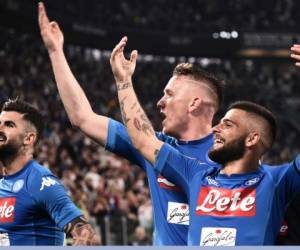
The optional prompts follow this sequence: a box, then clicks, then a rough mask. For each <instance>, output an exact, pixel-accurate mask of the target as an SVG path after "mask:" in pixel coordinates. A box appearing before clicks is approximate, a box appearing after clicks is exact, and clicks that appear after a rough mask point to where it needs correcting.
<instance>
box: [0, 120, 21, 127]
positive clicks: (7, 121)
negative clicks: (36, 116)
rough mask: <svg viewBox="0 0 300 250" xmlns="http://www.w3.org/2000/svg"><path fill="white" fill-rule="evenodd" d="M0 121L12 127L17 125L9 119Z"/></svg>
mask: <svg viewBox="0 0 300 250" xmlns="http://www.w3.org/2000/svg"><path fill="white" fill-rule="evenodd" d="M0 123H3V124H5V125H13V126H14V127H16V126H17V125H16V123H15V122H13V121H11V120H6V121H2V122H1V121H0Z"/></svg>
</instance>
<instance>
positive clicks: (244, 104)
mask: <svg viewBox="0 0 300 250" xmlns="http://www.w3.org/2000/svg"><path fill="white" fill-rule="evenodd" d="M230 109H241V110H244V111H246V112H250V113H253V114H255V115H258V116H260V117H262V118H263V119H264V120H265V121H266V122H267V123H268V125H269V129H270V131H269V132H270V133H269V134H270V147H271V146H272V145H273V143H274V141H275V138H276V133H277V122H276V118H275V116H274V114H273V113H272V112H271V111H270V110H269V109H267V108H266V107H264V106H262V105H259V104H257V103H254V102H249V101H237V102H234V103H232V104H231V105H230V106H229V108H228V110H227V111H229V110H230Z"/></svg>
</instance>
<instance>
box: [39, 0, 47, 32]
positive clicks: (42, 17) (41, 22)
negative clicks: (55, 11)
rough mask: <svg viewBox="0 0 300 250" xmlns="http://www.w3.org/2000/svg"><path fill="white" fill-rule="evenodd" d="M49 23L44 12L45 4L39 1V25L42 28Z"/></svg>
mask: <svg viewBox="0 0 300 250" xmlns="http://www.w3.org/2000/svg"><path fill="white" fill-rule="evenodd" d="M48 23H49V19H48V16H47V13H46V9H45V6H44V4H43V3H42V2H39V25H40V27H41V28H44V27H45V25H46V24H48Z"/></svg>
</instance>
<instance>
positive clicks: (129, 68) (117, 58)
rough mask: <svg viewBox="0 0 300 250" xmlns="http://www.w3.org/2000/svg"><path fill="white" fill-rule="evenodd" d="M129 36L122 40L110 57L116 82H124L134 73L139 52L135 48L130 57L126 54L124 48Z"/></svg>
mask: <svg viewBox="0 0 300 250" xmlns="http://www.w3.org/2000/svg"><path fill="white" fill-rule="evenodd" d="M127 40H128V39H127V37H126V36H125V37H123V38H122V39H121V41H120V42H119V43H118V44H117V45H116V47H115V48H114V49H113V51H112V53H111V57H110V65H111V69H112V72H113V74H114V77H115V80H116V82H117V83H118V82H124V81H127V80H128V79H130V78H131V77H132V75H133V73H134V70H135V66H136V59H137V56H138V52H137V51H136V50H133V51H132V52H131V55H130V59H129V60H127V59H126V58H125V56H124V48H125V46H126V43H127Z"/></svg>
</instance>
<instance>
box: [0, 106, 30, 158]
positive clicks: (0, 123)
mask: <svg viewBox="0 0 300 250" xmlns="http://www.w3.org/2000/svg"><path fill="white" fill-rule="evenodd" d="M22 116H23V115H22V114H20V113H17V112H14V111H13V112H11V111H9V112H7V111H3V112H1V114H0V160H1V159H3V158H8V157H12V156H15V155H17V154H18V152H19V151H20V149H21V147H22V146H23V145H24V143H25V138H26V131H27V127H28V124H27V122H26V121H24V119H23V118H22Z"/></svg>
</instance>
